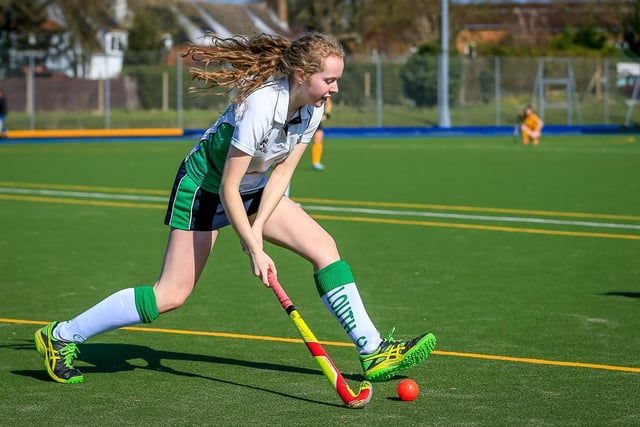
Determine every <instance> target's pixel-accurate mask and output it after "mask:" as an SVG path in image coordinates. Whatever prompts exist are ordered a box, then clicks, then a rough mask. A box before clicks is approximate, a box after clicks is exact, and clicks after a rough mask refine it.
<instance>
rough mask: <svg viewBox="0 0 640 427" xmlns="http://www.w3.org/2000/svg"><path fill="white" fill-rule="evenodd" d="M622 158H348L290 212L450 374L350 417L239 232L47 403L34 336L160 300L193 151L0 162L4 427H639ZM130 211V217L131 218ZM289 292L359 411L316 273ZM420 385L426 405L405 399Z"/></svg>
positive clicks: (97, 344)
mask: <svg viewBox="0 0 640 427" xmlns="http://www.w3.org/2000/svg"><path fill="white" fill-rule="evenodd" d="M632 138H633V136H628V135H606V136H604V135H590V136H562V137H560V136H553V135H549V136H545V137H544V138H543V140H542V144H541V145H540V146H539V147H525V146H522V145H520V144H519V143H517V142H516V141H514V140H513V139H512V138H511V137H508V138H500V137H493V138H422V139H419V138H414V139H330V138H328V139H327V140H326V141H325V153H324V157H323V163H324V164H325V165H326V167H327V169H326V171H324V172H315V171H312V170H311V168H310V160H309V158H308V154H309V153H307V154H306V155H305V158H304V159H303V162H302V164H301V165H300V166H299V168H298V171H297V172H296V175H295V176H294V179H293V183H292V188H291V192H292V193H291V194H292V197H293V198H294V199H296V200H297V201H299V202H300V203H301V204H302V205H303V207H305V208H306V209H307V210H308V212H309V213H310V214H312V215H313V216H315V217H316V218H317V220H318V221H319V222H320V223H321V224H322V225H323V226H324V227H325V228H326V229H327V230H328V231H329V232H330V233H331V234H332V235H333V236H334V238H335V239H336V241H337V242H338V246H339V248H340V252H341V255H342V257H343V258H344V259H345V260H347V261H348V262H349V263H350V264H351V266H352V268H353V271H354V273H355V276H356V280H357V282H358V284H359V288H360V292H361V294H362V297H363V299H364V301H365V304H366V306H367V309H368V311H369V314H370V316H371V318H372V319H373V321H374V322H375V323H376V325H377V326H378V328H379V329H380V331H381V333H382V334H386V333H387V331H388V330H389V329H390V328H391V327H396V328H397V329H396V337H399V338H402V337H406V338H408V337H411V336H414V335H417V334H419V333H422V332H424V331H426V330H430V331H432V332H434V333H435V334H436V336H437V337H438V346H437V349H436V352H435V353H434V354H433V355H432V356H431V357H430V358H429V359H428V360H427V361H426V362H425V363H424V364H423V365H421V366H419V367H417V368H415V369H413V370H411V371H407V372H406V373H404V374H403V375H401V376H400V377H398V378H396V379H394V380H391V381H389V382H387V383H379V384H374V397H373V399H372V401H371V402H370V404H369V405H368V406H367V407H366V408H365V409H363V410H349V409H347V408H345V407H344V406H342V405H341V402H340V400H339V398H338V397H337V395H336V393H335V391H334V390H333V388H332V387H331V386H330V385H329V384H328V383H327V380H326V379H325V378H324V376H323V375H322V373H321V371H320V369H319V367H318V365H317V364H316V363H315V362H314V360H313V358H312V357H311V356H310V354H309V353H308V351H307V350H306V348H305V347H304V345H303V344H301V343H300V342H293V343H292V342H288V341H286V340H282V339H283V338H298V336H297V332H296V329H295V327H294V325H293V324H292V323H291V321H290V320H289V319H288V317H287V315H286V314H285V313H284V312H283V310H282V309H281V307H280V305H279V304H278V302H277V300H276V299H275V297H274V296H273V295H272V293H271V292H270V291H269V290H268V289H265V288H264V287H263V286H262V285H261V284H260V283H259V281H258V280H257V279H255V278H253V277H252V274H251V272H250V268H249V263H248V260H247V258H246V256H245V255H244V254H243V253H242V251H241V248H240V245H239V243H238V239H237V238H236V237H235V235H234V233H233V231H232V230H231V229H228V230H226V232H223V233H221V236H220V237H219V240H218V242H217V244H216V247H215V248H214V250H213V253H212V256H211V258H210V262H209V264H208V265H207V267H206V269H205V271H204V273H203V276H202V278H201V280H200V283H199V284H198V287H197V288H196V290H195V292H194V293H193V295H192V297H191V298H190V299H189V300H188V301H187V303H186V304H185V306H184V307H182V308H181V309H179V310H177V311H175V312H172V313H167V314H165V315H163V316H161V317H160V318H159V319H158V320H157V321H156V322H154V323H153V324H151V325H145V326H142V328H141V329H136V328H134V329H126V330H118V331H111V332H108V333H105V334H103V335H100V336H97V337H93V338H92V339H90V340H89V341H88V342H86V343H85V344H83V345H81V346H80V350H81V353H80V356H79V359H78V361H77V366H78V367H80V368H81V369H82V371H83V372H84V374H85V382H84V383H82V384H76V385H62V384H57V383H54V382H53V381H51V380H50V379H49V378H48V376H47V375H46V372H45V371H44V369H43V366H42V360H41V358H40V357H39V355H38V353H37V352H36V351H35V349H34V346H33V341H32V338H33V332H34V331H35V330H36V329H37V328H38V327H39V326H40V325H41V324H44V323H45V322H48V321H51V320H63V319H67V318H70V317H73V316H75V315H76V314H79V313H80V312H81V311H83V310H85V309H86V308H88V307H90V306H91V305H93V304H95V303H96V302H98V301H99V300H100V299H102V298H104V297H106V296H108V295H109V294H111V293H113V292H114V291H116V290H119V289H121V288H124V287H131V286H138V285H142V284H149V283H153V281H154V280H155V279H156V277H157V276H158V273H159V270H160V266H161V262H162V257H163V253H164V245H165V242H166V238H167V229H166V227H165V226H164V225H162V222H163V218H164V205H165V202H164V200H165V199H166V197H167V196H168V193H169V190H170V187H171V184H172V181H173V176H174V174H175V171H176V169H177V167H178V164H179V162H180V160H181V159H182V158H183V157H184V155H185V154H186V153H188V151H189V148H190V147H191V145H192V144H193V141H189V140H184V139H183V140H176V141H157V142H151V141H144V142H140V141H137V142H134V141H117V142H114V141H110V142H100V141H95V140H93V141H90V142H86V143H81V142H69V143H43V144H35V143H32V144H0V289H1V298H0V356H1V358H0V365H1V366H0V380H1V381H2V388H0V413H2V414H3V418H2V420H3V421H2V424H3V425H16V426H31V425H35V424H46V425H53V424H58V425H86V424H93V425H105V426H110V425H120V426H121V425H141V426H142V425H144V426H146V425H160V426H192V425H216V426H218V425H220V426H239V425H243V426H244V425H247V426H248V425H273V426H279V425H309V426H312V425H313V426H336V425H349V426H351V425H353V426H356V425H357V426H361V425H367V426H387V425H410V426H418V425H420V426H422V425H427V426H568V425H571V426H593V425H595V426H599V425H602V426H609V425H611V426H631V425H640V335H639V334H638V331H639V330H640V315H639V313H640V305H639V304H640V141H635V140H633V139H632ZM125 196H126V197H127V198H125ZM267 251H268V253H270V254H271V255H272V257H273V258H274V259H275V261H276V263H277V266H278V271H279V277H280V280H281V282H282V284H283V285H284V287H285V288H286V289H287V292H288V293H289V296H290V297H291V298H292V299H293V301H294V303H295V304H296V306H297V308H298V310H299V311H300V313H301V315H302V316H303V318H304V319H305V320H306V322H307V323H308V324H309V326H310V327H311V329H312V330H313V332H314V333H315V335H316V336H317V337H318V338H319V339H320V340H322V341H324V342H325V349H326V350H327V351H328V353H329V354H330V355H331V357H332V358H333V360H334V361H335V363H336V364H337V366H338V367H339V368H340V369H341V371H342V373H343V374H344V375H345V378H347V380H348V381H349V383H350V384H351V386H352V387H353V388H356V387H357V384H358V382H359V381H361V380H362V377H361V370H360V366H359V363H358V360H357V355H356V353H355V350H354V348H352V347H350V346H348V345H347V338H346V337H345V335H344V332H343V331H342V329H341V328H340V327H339V325H338V324H337V323H336V322H335V320H333V319H332V318H331V316H330V315H329V313H328V312H327V311H326V310H325V308H324V306H323V304H322V302H321V300H320V299H319V298H318V295H317V293H316V290H315V286H314V283H313V279H312V276H311V273H312V270H311V267H310V266H309V264H308V263H306V262H305V261H304V260H301V259H300V258H298V257H296V256H294V255H293V254H291V253H289V252H286V251H284V250H282V249H280V248H275V247H273V246H268V247H267ZM403 377H410V378H412V379H414V380H415V381H416V382H417V383H418V384H419V385H420V387H421V395H420V396H419V397H418V399H417V400H415V401H413V402H401V401H399V400H398V399H397V397H396V393H395V387H396V386H397V383H398V382H399V380H400V379H401V378H403Z"/></svg>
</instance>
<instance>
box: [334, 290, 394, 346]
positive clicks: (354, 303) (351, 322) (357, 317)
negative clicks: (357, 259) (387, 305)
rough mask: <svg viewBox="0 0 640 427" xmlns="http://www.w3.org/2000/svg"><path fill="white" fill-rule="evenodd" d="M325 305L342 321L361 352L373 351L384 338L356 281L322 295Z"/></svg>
mask: <svg viewBox="0 0 640 427" xmlns="http://www.w3.org/2000/svg"><path fill="white" fill-rule="evenodd" d="M322 301H324V304H325V306H326V307H327V308H328V309H329V311H330V312H331V313H332V314H333V315H334V316H335V318H336V319H337V320H338V322H340V324H341V325H342V327H343V328H344V330H345V332H346V333H347V334H348V335H349V338H351V341H353V343H354V344H355V345H356V348H357V349H358V352H359V353H360V354H367V353H373V352H374V351H375V350H376V349H377V348H378V346H379V345H380V343H381V342H382V338H381V337H380V332H378V329H376V327H375V325H374V324H373V322H372V321H371V319H370V318H369V314H367V310H366V309H365V308H364V304H363V303H362V299H361V298H360V293H359V292H358V288H357V287H356V284H355V283H353V282H352V283H347V284H346V285H342V286H339V287H337V288H334V289H332V290H330V291H329V292H327V293H326V294H324V295H323V296H322Z"/></svg>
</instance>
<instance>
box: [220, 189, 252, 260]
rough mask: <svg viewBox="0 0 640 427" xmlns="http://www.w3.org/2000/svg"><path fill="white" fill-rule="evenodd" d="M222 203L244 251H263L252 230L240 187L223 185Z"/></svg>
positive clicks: (221, 191) (221, 192)
mask: <svg viewBox="0 0 640 427" xmlns="http://www.w3.org/2000/svg"><path fill="white" fill-rule="evenodd" d="M220 201H221V202H222V206H224V210H225V213H226V214H227V218H228V219H229V223H231V226H232V227H233V229H234V230H235V232H236V234H237V235H238V237H239V238H240V242H241V243H242V247H243V248H244V250H245V251H247V252H251V253H256V252H257V251H260V250H262V246H261V244H260V243H259V242H258V240H257V239H256V238H255V236H254V235H253V231H252V230H251V224H250V223H249V218H248V217H247V213H246V211H245V209H244V203H243V201H242V197H241V196H240V191H239V187H234V186H231V185H222V186H221V188H220Z"/></svg>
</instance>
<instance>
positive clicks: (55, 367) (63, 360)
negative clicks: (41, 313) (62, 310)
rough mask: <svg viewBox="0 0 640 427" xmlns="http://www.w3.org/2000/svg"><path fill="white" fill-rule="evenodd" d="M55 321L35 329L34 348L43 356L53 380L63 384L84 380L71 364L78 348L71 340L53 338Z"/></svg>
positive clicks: (78, 351)
mask: <svg viewBox="0 0 640 427" xmlns="http://www.w3.org/2000/svg"><path fill="white" fill-rule="evenodd" d="M57 323H58V322H51V323H49V324H48V325H47V326H44V327H42V328H40V329H38V330H37V331H36V333H35V337H34V341H35V343H36V349H37V350H38V353H40V355H41V356H43V357H44V366H45V368H47V373H48V374H49V376H50V377H51V378H53V380H54V381H57V382H59V383H65V384H74V383H81V382H82V381H84V376H83V375H82V372H80V370H78V369H76V368H74V366H73V360H74V359H75V358H76V357H77V356H78V353H80V350H78V347H77V346H76V344H75V343H73V342H67V341H59V340H56V339H55V338H53V336H52V335H51V332H52V331H53V328H55V326H56V324H57Z"/></svg>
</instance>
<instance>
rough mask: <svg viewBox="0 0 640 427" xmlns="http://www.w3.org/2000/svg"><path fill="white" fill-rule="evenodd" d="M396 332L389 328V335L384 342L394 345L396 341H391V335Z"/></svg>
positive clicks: (394, 329)
mask: <svg viewBox="0 0 640 427" xmlns="http://www.w3.org/2000/svg"><path fill="white" fill-rule="evenodd" d="M395 331H396V328H395V326H394V327H393V328H391V330H390V331H389V333H388V334H387V337H386V338H385V339H384V340H385V341H386V342H388V343H396V342H398V341H397V340H394V339H393V333H394V332H395Z"/></svg>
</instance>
